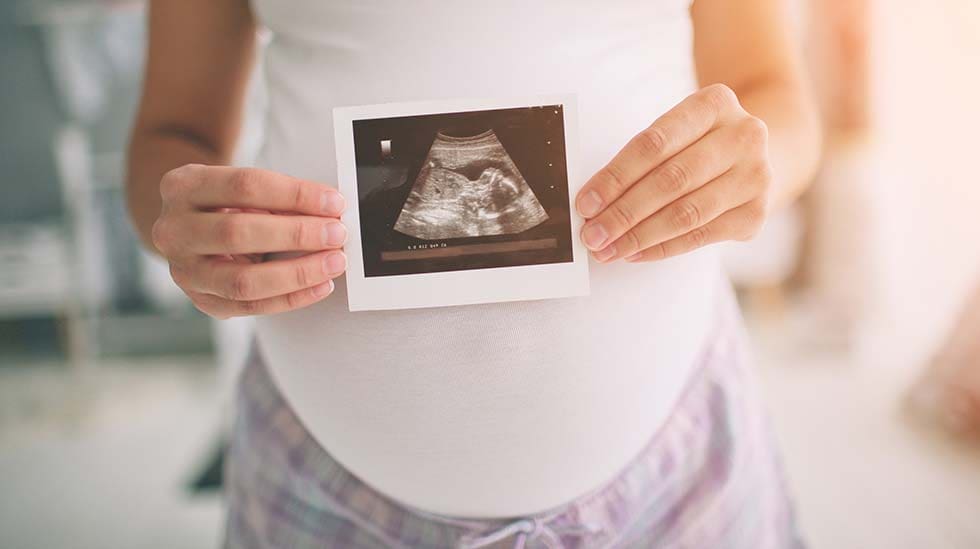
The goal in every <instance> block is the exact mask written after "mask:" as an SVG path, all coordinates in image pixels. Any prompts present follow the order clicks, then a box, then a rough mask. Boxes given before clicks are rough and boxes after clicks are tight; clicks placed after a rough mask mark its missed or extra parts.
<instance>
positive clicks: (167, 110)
mask: <svg viewBox="0 0 980 549" xmlns="http://www.w3.org/2000/svg"><path fill="white" fill-rule="evenodd" d="M149 15H150V17H149V19H150V46H149V56H148V60H147V68H146V77H145V80H144V82H143V98H142V102H141V104H140V109H139V114H138V116H137V119H136V124H135V127H134V128H133V135H132V139H131V142H130V147H129V174H128V178H127V181H126V186H127V199H128V203H129V210H130V214H131V216H132V218H133V222H134V224H135V225H136V228H137V230H138V231H139V233H140V236H141V237H142V239H143V241H144V242H145V243H146V244H147V246H148V247H149V248H150V249H152V250H154V251H156V252H157V253H159V254H160V255H161V256H163V257H164V259H166V260H167V262H168V263H169V264H170V274H171V276H172V277H173V279H174V282H175V283H176V284H177V285H178V286H180V288H181V289H182V290H183V291H184V293H186V294H187V296H188V297H189V298H190V299H191V301H192V302H193V303H194V304H195V305H196V306H197V308H198V309H200V310H201V311H203V312H205V313H207V314H209V315H211V316H214V317H217V318H227V317H231V316H242V315H253V314H272V313H278V312H283V311H289V310H293V309H297V308H300V307H305V306H307V305H310V304H312V303H315V302H317V301H320V300H322V299H324V298H325V297H326V296H327V295H329V294H330V293H332V292H333V290H334V283H333V279H334V278H336V277H337V276H339V275H340V274H342V273H343V272H344V270H345V269H346V266H347V259H346V256H345V255H344V253H343V252H342V251H340V248H341V247H342V246H343V245H344V242H345V241H346V239H347V230H346V229H345V228H344V226H343V224H341V222H340V219H339V217H340V214H341V212H342V211H343V209H344V200H343V198H342V197H341V196H340V194H339V193H338V192H337V191H336V190H334V189H331V188H330V187H328V186H325V185H321V184H319V183H316V182H312V181H305V180H301V179H297V178H294V177H289V176H288V175H284V174H280V173H274V172H269V171H266V170H258V169H253V168H235V167H230V166H226V165H225V164H227V163H228V162H229V161H230V160H231V156H232V152H233V150H234V147H235V142H236V141H237V137H238V132H239V129H240V125H241V116H242V108H243V103H244V100H245V90H246V87H247V82H248V77H249V73H250V71H251V69H252V65H253V60H254V51H255V30H256V29H255V22H254V20H253V17H252V13H251V11H250V9H249V5H248V2H247V0H155V1H153V2H151V3H150V13H149ZM278 252H303V254H301V255H300V256H299V257H292V258H289V259H275V260H270V261H263V260H262V258H263V257H265V256H266V255H267V254H272V253H278Z"/></svg>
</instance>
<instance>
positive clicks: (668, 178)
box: [656, 162, 691, 194]
mask: <svg viewBox="0 0 980 549" xmlns="http://www.w3.org/2000/svg"><path fill="white" fill-rule="evenodd" d="M690 179H691V176H690V173H689V172H688V169H687V168H686V167H685V166H684V165H683V164H681V163H680V162H669V163H667V164H666V165H664V167H663V168H661V169H660V173H659V174H658V175H657V178H656V185H657V190H659V191H660V192H663V193H666V194H674V193H678V192H680V191H681V190H683V189H684V188H685V187H687V182H688V181H689V180H690Z"/></svg>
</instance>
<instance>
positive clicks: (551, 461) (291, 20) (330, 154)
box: [253, 0, 719, 517]
mask: <svg viewBox="0 0 980 549" xmlns="http://www.w3.org/2000/svg"><path fill="white" fill-rule="evenodd" d="M253 5H254V7H255V8H256V11H257V14H258V16H259V18H260V20H261V21H262V22H263V23H264V24H265V25H266V26H268V27H269V28H270V29H271V31H272V33H273V37H272V41H271V43H270V44H269V46H268V50H267V51H266V56H267V57H266V65H265V70H266V80H267V82H268V86H269V112H268V115H267V124H266V126H267V127H266V143H265V146H264V148H263V151H262V153H261V155H260V161H259V165H261V166H264V167H267V168H270V169H274V170H279V171H283V172H286V173H289V174H292V175H295V176H299V177H304V178H309V179H313V180H317V181H322V182H327V183H331V184H332V182H334V181H335V180H336V163H335V156H334V143H333V123H332V118H331V110H332V108H333V107H335V106H340V105H357V104H369V103H382V102H401V101H414V100H432V99H441V98H465V97H500V96H503V97H506V96H515V95H527V94H544V93H564V92H571V93H575V94H577V95H578V101H579V111H580V113H579V115H580V116H579V118H580V122H581V126H580V132H579V133H580V135H581V155H582V157H581V159H582V161H581V164H582V166H583V169H584V170H585V172H587V173H592V172H594V171H595V170H597V169H598V168H600V167H601V166H602V165H603V164H604V163H605V162H606V161H608V160H609V159H610V158H611V157H612V155H613V154H614V153H615V152H616V151H617V150H618V149H619V148H620V147H621V146H622V145H623V144H625V143H626V141H628V140H629V138H630V137H632V136H633V135H634V134H635V133H636V132H638V131H639V130H641V129H642V128H644V127H645V126H647V125H648V124H649V123H650V122H652V121H653V120H654V119H655V118H656V117H657V116H658V115H660V114H661V113H663V112H664V111H665V110H667V109H668V108H669V107H671V106H672V105H674V104H675V103H676V102H678V101H680V100H681V99H682V98H684V97H685V96H687V95H688V94H689V93H691V92H692V91H693V90H694V88H695V80H694V70H693V62H692V54H691V28H690V20H689V12H688V9H689V5H688V0H613V1H609V2H602V3H599V2H591V1H586V0H575V1H563V2H557V1H555V2H545V1H542V2H520V1H517V0H505V1H495V2H471V1H448V0H447V1H438V2H437V1H424V2H395V1H382V0H378V1H371V2H366V1H356V2H355V1H333V2H325V1H314V0H253ZM718 272H719V267H718V262H717V257H716V254H715V253H714V252H713V251H712V250H703V251H700V252H697V253H694V254H689V255H686V256H683V257H680V258H676V259H672V260H669V261H664V262H660V263H653V264H643V265H630V264H626V263H622V262H620V263H618V264H613V265H596V264H593V265H592V275H591V277H592V295H591V296H590V297H586V298H569V299H557V300H544V301H533V302H523V303H506V304H490V305H478V306H466V307H452V308H439V309H424V310H409V311H397V312H359V313H349V312H348V311H347V297H346V295H345V284H344V282H343V280H340V281H339V283H338V285H337V291H336V293H335V295H333V296H331V297H330V298H328V299H326V300H325V301H323V302H321V303H320V304H318V305H315V306H313V307H310V308H307V309H304V310H301V311H296V312H292V313H288V314H281V315H276V316H270V317H265V318H260V319H259V320H258V323H257V329H258V336H259V341H260V344H261V347H262V349H263V352H264V354H265V358H266V360H267V362H268V364H269V368H270V371H271V372H272V375H273V378H274V379H275V380H276V382H277V383H278V384H279V386H280V388H281V390H282V392H283V393H284V395H285V397H286V398H287V400H288V401H289V402H290V403H291V405H292V406H293V407H294V409H295V411H296V413H297V415H298V416H299V417H300V419H301V420H302V421H303V422H304V424H305V425H306V427H307V428H308V429H309V430H310V432H311V433H312V435H313V436H314V438H315V439H316V440H317V441H318V442H320V443H321V444H322V445H323V446H324V448H325V449H326V450H327V451H328V452H330V454H331V455H333V456H334V457H335V458H336V459H337V460H338V461H339V462H340V463H342V464H343V465H344V466H345V467H347V468H348V469H349V470H350V471H351V472H353V473H354V474H355V475H357V476H359V477H360V478H361V479H363V480H364V481H365V482H366V483H367V484H369V485H371V486H373V487H374V488H376V489H377V490H379V491H381V492H382V493H384V494H386V495H388V496H389V497H391V498H393V499H395V500H398V501H400V502H402V503H405V504H408V505H411V506H414V507H417V508H420V509H422V510H426V511H431V512H437V513H444V514H450V515H455V516H481V517H504V516H514V515H521V514H527V513H532V512H536V511H542V510H545V509H548V508H550V507H554V506H557V505H559V504H561V503H564V502H566V501H568V500H571V499H573V498H575V497H576V496H579V495H582V494H583V493H585V492H588V491H589V490H591V489H594V488H596V487H598V486H599V485H601V484H602V483H603V482H604V481H606V480H608V479H610V478H612V477H613V476H614V475H615V474H616V473H617V472H618V471H619V470H621V469H622V468H623V467H624V466H625V465H626V464H627V463H628V461H629V460H630V459H631V458H633V457H634V456H635V455H636V454H637V453H638V452H639V451H640V449H641V448H642V447H643V445H644V444H645V443H646V442H647V441H648V440H649V439H650V437H651V436H652V435H653V434H654V433H655V431H656V430H657V429H658V427H659V426H660V425H661V424H662V423H663V421H664V420H665V418H666V416H667V415H668V414H669V413H670V409H671V407H672V406H673V404H674V403H675V401H676V400H677V398H678V397H679V394H680V392H681V390H682V388H683V386H684V384H685V381H686V379H687V377H688V376H689V373H690V370H691V367H692V366H693V364H694V359H695V356H696V354H697V352H698V351H699V349H700V348H701V346H702V344H703V339H704V337H705V334H706V332H707V329H708V327H709V326H710V324H711V322H710V316H711V314H712V304H713V303H714V299H715V296H714V292H715V291H716V288H717V286H716V282H717V277H718Z"/></svg>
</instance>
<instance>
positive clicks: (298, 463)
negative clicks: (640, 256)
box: [225, 293, 803, 549]
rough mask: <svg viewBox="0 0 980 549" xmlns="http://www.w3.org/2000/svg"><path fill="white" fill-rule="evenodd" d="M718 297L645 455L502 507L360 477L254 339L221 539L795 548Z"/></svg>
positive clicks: (730, 305) (739, 346) (729, 305)
mask: <svg viewBox="0 0 980 549" xmlns="http://www.w3.org/2000/svg"><path fill="white" fill-rule="evenodd" d="M723 301H724V303H721V304H720V306H719V314H718V320H717V321H716V327H715V330H714V333H713V336H712V337H710V338H709V342H708V343H707V344H706V346H705V348H704V350H703V352H702V354H701V356H700V358H699V364H698V365H697V368H696V370H695V373H694V374H693V375H692V377H691V380H690V381H689V385H688V387H687V389H686V391H685V393H684V395H683V396H682V397H681V398H680V400H679V402H678V404H677V406H676V409H675V411H674V412H673V414H672V415H671V417H670V418H669V419H668V421H667V422H666V423H665V424H664V425H663V427H662V428H661V430H660V431H659V432H658V434H657V435H656V436H655V437H654V438H653V439H652V440H651V441H650V442H649V443H648V445H647V447H646V448H645V449H644V450H643V451H642V452H641V454H640V455H639V456H637V457H636V458H635V459H634V460H633V461H632V462H631V463H629V464H628V465H627V466H626V467H625V468H624V469H623V471H622V472H621V473H620V474H619V475H618V476H617V477H616V478H615V479H613V480H612V481H611V482H609V483H608V484H606V485H604V486H601V487H599V488H597V489H596V490H594V491H593V492H592V493H590V494H587V495H585V496H582V497H580V498H578V499H576V500H574V501H571V502H569V503H567V504H565V505H563V506H561V507H560V508H558V509H555V510H553V511H550V512H547V513H541V514H539V515H532V516H524V517H514V518H513V519H505V520H496V519H495V520H471V519H457V518H453V517H447V516H441V515H434V514H430V513H426V512H423V511H419V510H416V509H411V508H408V507H406V506H404V505H401V504H399V503H396V502H394V501H392V500H390V499H388V498H386V497H385V496H384V495H382V494H380V493H378V492H377V491H375V490H374V489H372V488H371V487H369V486H367V485H366V484H364V483H363V482H362V481H361V480H359V479H358V478H356V477H355V476H353V475H352V474H351V473H350V472H348V471H347V470H345V469H344V468H343V466H341V465H340V464H338V463H337V462H336V461H335V460H333V459H332V458H331V457H330V455H329V454H328V453H327V452H326V451H325V450H324V449H323V448H322V447H321V446H320V445H319V444H317V442H316V441H314V440H313V439H312V438H311V437H310V435H309V433H308V432H307V431H306V430H305V429H304V428H303V426H302V424H301V423H300V422H299V420H298V419H297V418H296V416H295V414H294V413H293V411H292V409H291V408H290V407H289V404H288V403H286V401H285V400H284V399H283V397H282V395H281V394H280V393H279V392H278V390H277V388H276V386H275V385H274V383H273V381H272V380H271V379H270V377H269V374H268V372H267V371H266V368H265V366H264V365H263V363H262V360H261V354H260V353H259V352H257V350H256V349H255V348H253V350H252V353H251V358H250V359H249V363H248V365H247V367H246V369H245V370H244V372H243V374H242V378H241V380H240V387H239V395H238V398H239V400H238V406H239V408H238V416H237V421H236V427H235V431H234V435H233V438H232V444H231V450H230V452H229V459H228V462H227V468H226V476H225V478H226V482H225V485H226V497H227V503H228V519H227V531H226V537H225V546H226V547H227V548H229V549H231V548H233V549H239V548H241V549H260V548H262V549H264V548H277V549H278V548H290V549H293V548H295V549H306V548H345V549H347V548H350V549H367V548H389V547H391V548H413V549H414V548H421V549H437V548H450V547H459V548H469V549H475V548H481V547H513V548H526V549H532V548H535V549H536V548H546V549H555V548H593V547H597V548H598V547H604V548H605V547H609V548H620V547H624V548H628V547H637V548H640V547H642V548H685V549H686V548H690V549H701V548H706V549H784V548H785V549H797V548H801V547H803V543H802V542H801V541H800V537H799V535H798V533H797V528H796V523H795V520H794V517H793V511H792V506H791V504H790V501H789V498H788V497H787V492H786V488H785V483H784V480H783V474H782V467H781V464H780V462H779V459H778V456H777V454H776V452H775V451H774V448H773V443H772V439H771V436H770V431H769V427H768V424H767V421H766V418H765V414H764V413H763V411H762V409H761V406H760V403H759V399H758V396H757V394H756V391H755V387H754V383H753V380H752V378H751V376H750V375H749V374H748V373H747V371H746V366H745V359H744V358H743V357H744V355H745V352H744V350H745V349H744V347H745V345H744V341H745V337H744V333H743V330H742V324H741V317H740V316H739V313H738V310H737V306H736V305H735V304H734V300H733V299H732V297H731V295H730V293H727V294H726V297H725V298H724V300H723ZM406 474H411V472H410V471H406Z"/></svg>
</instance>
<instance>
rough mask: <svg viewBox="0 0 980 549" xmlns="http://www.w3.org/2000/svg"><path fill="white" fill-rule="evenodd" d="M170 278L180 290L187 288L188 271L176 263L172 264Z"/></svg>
mask: <svg viewBox="0 0 980 549" xmlns="http://www.w3.org/2000/svg"><path fill="white" fill-rule="evenodd" d="M170 278H171V279H172V280H173V281H174V284H176V285H177V286H179V287H180V288H184V287H185V286H187V283H188V281H189V276H188V274H187V270H186V269H184V268H183V267H181V266H180V265H178V264H176V263H171V264H170Z"/></svg>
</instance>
